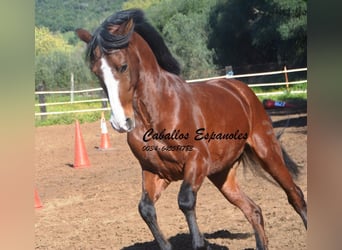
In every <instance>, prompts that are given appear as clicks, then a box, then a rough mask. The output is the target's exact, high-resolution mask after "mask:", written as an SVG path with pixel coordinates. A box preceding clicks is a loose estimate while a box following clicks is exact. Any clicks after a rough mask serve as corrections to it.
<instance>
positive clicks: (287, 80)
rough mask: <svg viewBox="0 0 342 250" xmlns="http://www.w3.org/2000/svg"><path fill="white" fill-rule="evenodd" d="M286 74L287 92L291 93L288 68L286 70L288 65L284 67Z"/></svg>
mask: <svg viewBox="0 0 342 250" xmlns="http://www.w3.org/2000/svg"><path fill="white" fill-rule="evenodd" d="M284 72H285V82H286V90H287V92H289V91H290V89H289V78H288V76H287V68H286V65H285V66H284Z"/></svg>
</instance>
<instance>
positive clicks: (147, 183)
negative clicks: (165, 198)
mask: <svg viewBox="0 0 342 250" xmlns="http://www.w3.org/2000/svg"><path fill="white" fill-rule="evenodd" d="M142 178H143V181H142V183H143V185H142V187H143V189H142V196H141V200H140V202H139V212H140V215H141V217H142V218H143V219H144V221H145V222H146V224H147V225H148V227H149V228H150V230H151V232H152V234H153V236H154V238H155V240H156V241H157V243H158V244H159V247H160V249H161V250H171V249H172V246H171V244H170V243H169V242H168V241H167V240H166V238H165V237H164V235H163V233H162V232H161V230H160V228H159V225H158V222H157V215H156V209H155V206H154V204H155V202H156V201H157V200H158V199H159V197H160V195H161V192H162V191H163V190H164V189H165V188H166V187H167V186H168V183H167V182H165V181H164V180H163V179H160V178H159V176H158V175H155V174H153V173H151V172H148V171H143V173H142Z"/></svg>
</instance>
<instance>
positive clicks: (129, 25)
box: [107, 18, 134, 35]
mask: <svg viewBox="0 0 342 250" xmlns="http://www.w3.org/2000/svg"><path fill="white" fill-rule="evenodd" d="M133 27H134V22H133V19H132V18H130V19H129V20H127V21H126V22H123V23H122V24H120V25H118V24H109V25H108V26H107V30H108V32H109V33H110V34H112V35H127V34H128V33H129V32H130V31H131V30H132V29H133Z"/></svg>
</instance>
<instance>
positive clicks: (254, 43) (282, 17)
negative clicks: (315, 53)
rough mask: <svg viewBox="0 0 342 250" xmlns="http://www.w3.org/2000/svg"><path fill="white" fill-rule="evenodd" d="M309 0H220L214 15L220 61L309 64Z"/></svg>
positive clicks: (212, 45) (213, 37)
mask: <svg viewBox="0 0 342 250" xmlns="http://www.w3.org/2000/svg"><path fill="white" fill-rule="evenodd" d="M306 15H307V6H306V1H303V0H299V1H298V0H253V1H250V0H220V1H219V3H218V4H217V6H216V7H215V9H214V10H213V11H212V13H211V15H210V24H211V25H210V26H211V36H210V38H209V47H210V48H213V49H215V52H216V61H215V62H216V63H218V64H220V65H222V66H224V65H233V66H242V65H248V64H266V63H277V64H278V65H284V64H286V65H287V66H290V67H294V66H305V65H306V40H307V36H306V29H307V28H306Z"/></svg>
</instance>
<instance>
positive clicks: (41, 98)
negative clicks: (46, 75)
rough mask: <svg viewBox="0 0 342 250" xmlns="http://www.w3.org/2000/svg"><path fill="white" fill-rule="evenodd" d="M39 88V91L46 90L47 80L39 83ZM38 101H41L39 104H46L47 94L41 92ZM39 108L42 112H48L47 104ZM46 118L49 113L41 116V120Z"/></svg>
mask: <svg viewBox="0 0 342 250" xmlns="http://www.w3.org/2000/svg"><path fill="white" fill-rule="evenodd" d="M37 90H38V91H44V90H45V81H44V80H43V81H42V82H41V83H39V84H38V86H37ZM38 101H39V104H45V94H39V95H38ZM39 109H40V112H41V113H46V106H45V105H42V106H39ZM46 118H47V115H45V114H43V115H41V116H40V119H41V120H46Z"/></svg>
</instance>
